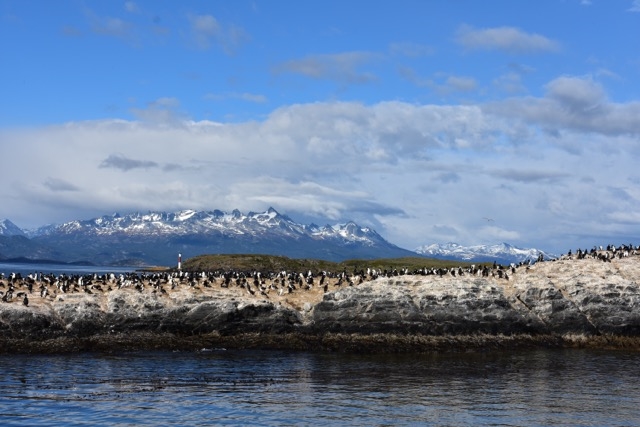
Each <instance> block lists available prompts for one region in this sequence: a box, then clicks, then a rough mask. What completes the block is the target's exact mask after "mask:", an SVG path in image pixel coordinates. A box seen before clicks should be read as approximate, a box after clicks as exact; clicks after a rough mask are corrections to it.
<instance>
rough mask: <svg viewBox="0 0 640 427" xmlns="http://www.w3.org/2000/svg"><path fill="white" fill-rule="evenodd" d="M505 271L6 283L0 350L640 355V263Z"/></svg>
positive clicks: (576, 262) (589, 262)
mask: <svg viewBox="0 0 640 427" xmlns="http://www.w3.org/2000/svg"><path fill="white" fill-rule="evenodd" d="M504 272H505V273H507V272H508V274H502V273H500V274H497V273H498V270H497V269H496V270H493V271H491V273H490V274H486V275H485V274H480V273H479V272H473V271H463V272H462V274H460V273H461V271H458V272H457V273H456V272H454V273H451V272H448V273H447V274H425V273H424V272H423V273H422V274H402V273H401V274H395V275H386V276H380V277H378V278H376V279H373V280H368V279H367V280H364V279H365V278H364V277H358V280H353V279H355V277H350V278H349V280H344V281H339V279H338V278H327V279H326V280H325V281H324V283H323V285H320V283H319V280H318V279H315V281H314V279H311V280H310V282H311V284H310V286H309V284H307V283H305V284H304V286H298V287H297V288H296V289H295V291H287V292H283V291H282V290H283V288H281V289H280V291H278V290H276V289H277V287H276V286H274V285H273V283H271V284H269V287H266V283H264V281H261V282H260V283H262V285H260V286H263V285H264V287H259V286H256V287H254V288H253V292H251V286H246V287H245V286H244V285H243V286H240V285H239V284H236V285H234V284H233V283H225V280H224V278H220V279H219V280H215V279H213V280H212V279H211V276H208V278H205V277H204V276H203V275H202V276H198V278H197V279H191V280H189V281H177V280H176V281H175V282H174V283H173V285H172V286H171V287H169V286H168V285H166V284H165V285H164V286H163V285H160V284H158V283H157V282H153V280H146V281H141V282H139V283H136V284H135V285H134V284H133V282H132V283H130V284H129V285H127V286H122V283H120V284H119V285H118V286H116V285H115V283H113V284H108V281H107V282H103V283H102V284H98V282H97V281H94V282H93V283H92V284H91V285H90V286H87V284H86V282H85V283H84V284H83V285H80V286H78V284H77V283H75V284H74V287H72V288H71V289H67V290H66V291H65V292H62V291H61V290H60V285H59V284H57V285H56V284H54V283H49V282H46V283H43V282H39V281H34V282H33V283H31V290H29V283H28V279H27V280H24V281H23V282H20V283H16V282H15V281H14V282H13V283H12V284H10V283H9V279H8V278H5V279H4V280H3V281H2V283H1V285H0V291H2V294H3V295H5V296H6V294H7V292H8V291H9V289H10V288H13V289H12V290H11V292H12V293H11V298H6V299H7V301H5V302H0V352H2V353H64V352H79V351H120V350H202V349H216V348H264V349H288V350H312V351H343V352H387V353H394V352H427V351H469V350H484V349H513V348H536V347H578V348H584V347H590V348H607V349H610V348H625V349H634V350H638V349H640V286H639V284H638V279H639V278H640V256H638V255H632V256H628V257H620V258H613V259H607V260H606V261H604V260H603V259H597V258H588V259H563V260H558V261H553V262H539V263H536V264H534V265H531V266H521V267H518V268H515V269H513V270H511V269H506V270H504ZM454 274H455V275H454ZM282 283H284V282H282ZM107 286H108V288H107ZM265 288H266V291H265ZM42 289H46V291H45V292H43V291H42ZM24 296H26V297H27V299H28V302H27V305H25V301H24Z"/></svg>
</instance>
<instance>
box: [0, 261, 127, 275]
mask: <svg viewBox="0 0 640 427" xmlns="http://www.w3.org/2000/svg"><path fill="white" fill-rule="evenodd" d="M135 270H136V267H113V266H95V265H92V266H86V265H69V264H35V263H34V264H21V263H6V262H0V273H4V275H5V277H8V276H9V274H11V273H16V274H17V273H20V274H21V275H22V276H23V277H26V276H27V275H29V274H32V273H44V274H49V273H52V274H55V275H60V274H67V275H74V274H93V273H97V274H105V273H115V274H119V273H128V272H132V271H135Z"/></svg>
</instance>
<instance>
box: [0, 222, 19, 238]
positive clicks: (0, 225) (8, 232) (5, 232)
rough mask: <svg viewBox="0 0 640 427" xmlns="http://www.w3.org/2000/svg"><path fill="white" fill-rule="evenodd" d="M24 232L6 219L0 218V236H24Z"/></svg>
mask: <svg viewBox="0 0 640 427" xmlns="http://www.w3.org/2000/svg"><path fill="white" fill-rule="evenodd" d="M24 235H25V233H24V231H22V230H21V229H20V228H19V227H18V226H17V225H15V224H14V223H13V222H11V221H9V220H8V219H2V220H0V236H24Z"/></svg>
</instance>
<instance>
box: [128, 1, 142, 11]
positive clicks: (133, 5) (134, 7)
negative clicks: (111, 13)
mask: <svg viewBox="0 0 640 427" xmlns="http://www.w3.org/2000/svg"><path fill="white" fill-rule="evenodd" d="M124 10H126V11H127V12H129V13H138V12H140V8H139V7H138V5H137V4H136V3H135V2H132V1H126V2H124Z"/></svg>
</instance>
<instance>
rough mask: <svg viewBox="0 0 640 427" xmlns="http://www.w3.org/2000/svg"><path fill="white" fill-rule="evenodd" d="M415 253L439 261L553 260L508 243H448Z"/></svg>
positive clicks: (421, 249)
mask: <svg viewBox="0 0 640 427" xmlns="http://www.w3.org/2000/svg"><path fill="white" fill-rule="evenodd" d="M415 252H416V253H418V254H420V255H423V256H427V257H431V258H441V259H459V260H463V261H493V260H495V261H498V262H516V263H517V262H526V261H536V260H537V259H538V257H539V256H540V255H542V256H544V257H545V259H549V258H555V256H553V255H550V254H547V253H546V252H544V251H541V250H539V249H535V248H530V249H522V248H518V247H516V246H513V245H510V244H508V243H500V244H496V245H475V246H462V245H459V244H457V243H453V242H449V243H445V244H438V243H436V244H432V245H424V246H420V247H418V248H416V249H415Z"/></svg>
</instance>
